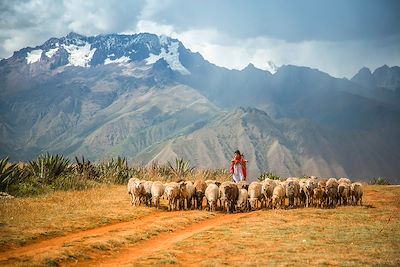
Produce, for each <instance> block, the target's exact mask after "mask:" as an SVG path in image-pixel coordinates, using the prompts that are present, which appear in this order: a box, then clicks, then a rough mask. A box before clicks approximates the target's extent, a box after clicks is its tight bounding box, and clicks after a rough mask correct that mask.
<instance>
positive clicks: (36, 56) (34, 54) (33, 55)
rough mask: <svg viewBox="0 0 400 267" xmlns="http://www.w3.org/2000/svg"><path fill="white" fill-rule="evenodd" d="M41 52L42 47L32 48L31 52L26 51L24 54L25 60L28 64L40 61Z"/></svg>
mask: <svg viewBox="0 0 400 267" xmlns="http://www.w3.org/2000/svg"><path fill="white" fill-rule="evenodd" d="M42 53H43V50H42V49H37V50H32V51H31V52H28V53H27V54H26V62H27V63H28V64H32V63H35V62H38V61H40V57H41V56H42Z"/></svg>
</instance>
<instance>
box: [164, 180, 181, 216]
mask: <svg viewBox="0 0 400 267" xmlns="http://www.w3.org/2000/svg"><path fill="white" fill-rule="evenodd" d="M164 195H165V197H166V198H167V199H168V210H170V211H171V210H177V209H178V201H179V195H180V192H179V185H178V183H175V182H170V183H167V184H165V189H164Z"/></svg>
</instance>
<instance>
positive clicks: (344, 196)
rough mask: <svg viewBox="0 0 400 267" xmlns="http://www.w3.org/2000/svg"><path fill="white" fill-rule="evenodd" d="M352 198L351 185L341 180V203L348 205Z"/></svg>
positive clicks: (339, 195)
mask: <svg viewBox="0 0 400 267" xmlns="http://www.w3.org/2000/svg"><path fill="white" fill-rule="evenodd" d="M349 198H350V185H349V184H348V183H347V182H343V181H342V182H341V183H339V186H338V200H339V205H347V204H348V201H349Z"/></svg>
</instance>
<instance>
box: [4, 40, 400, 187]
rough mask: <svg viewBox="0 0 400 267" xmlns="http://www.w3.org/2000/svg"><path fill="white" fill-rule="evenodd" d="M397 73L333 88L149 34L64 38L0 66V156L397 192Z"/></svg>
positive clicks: (323, 79) (388, 70) (304, 72)
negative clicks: (366, 183)
mask: <svg viewBox="0 0 400 267" xmlns="http://www.w3.org/2000/svg"><path fill="white" fill-rule="evenodd" d="M399 136H400V68H399V67H397V66H394V67H388V66H386V65H385V66H382V67H380V68H378V69H376V70H374V71H373V72H371V71H370V70H369V69H368V68H362V69H361V70H360V71H359V72H358V73H357V74H356V75H355V76H354V77H353V78H351V79H350V80H349V79H346V78H343V79H338V78H335V77H332V76H330V75H329V74H327V73H324V72H321V71H319V70H317V69H312V68H309V67H301V66H293V65H284V66H281V67H279V68H278V69H277V70H276V72H274V73H271V72H268V71H266V70H261V69H258V68H256V67H255V66H254V65H252V64H249V65H248V66H247V67H246V68H244V69H243V70H230V69H226V68H222V67H219V66H216V65H214V64H212V63H210V62H208V61H207V60H205V59H204V58H203V57H202V55H200V54H199V53H194V52H192V51H190V50H189V49H187V48H186V47H185V46H184V45H183V44H182V43H181V42H180V41H179V40H177V39H173V38H170V37H167V36H157V35H155V34H150V33H138V34H133V35H121V34H107V35H98V36H83V35H79V34H77V33H69V34H68V35H67V36H65V37H61V38H51V39H49V40H48V41H46V42H45V43H44V44H42V45H39V46H36V47H27V48H23V49H21V50H19V51H16V52H14V54H13V55H12V56H11V57H10V58H7V59H3V60H1V61H0V137H1V139H0V156H2V157H4V156H10V158H11V159H12V160H30V159H32V158H34V157H35V156H37V155H38V154H41V153H44V152H50V153H61V154H64V155H66V156H68V157H73V156H75V155H85V156H86V157H88V158H89V159H91V160H97V161H100V160H102V159H106V158H110V157H115V156H124V157H127V158H128V159H129V160H130V161H131V162H135V163H142V164H148V163H150V162H153V161H157V162H159V163H165V162H167V161H171V160H174V159H175V158H176V157H179V158H185V159H187V160H189V161H190V162H191V163H192V165H194V166H197V167H199V168H227V169H228V167H229V162H230V158H231V157H232V154H233V151H234V150H236V149H240V150H241V151H242V152H243V153H244V154H245V157H246V159H247V160H248V161H249V175H250V177H251V179H255V177H257V175H258V174H259V173H260V172H264V171H272V172H274V173H276V174H278V175H281V176H300V175H317V176H322V177H350V178H353V179H358V180H369V179H370V178H372V177H378V176H384V177H386V178H388V179H389V180H391V181H392V182H400V181H399V178H400V175H399V174H400V166H399V164H398V162H399V159H400V138H399Z"/></svg>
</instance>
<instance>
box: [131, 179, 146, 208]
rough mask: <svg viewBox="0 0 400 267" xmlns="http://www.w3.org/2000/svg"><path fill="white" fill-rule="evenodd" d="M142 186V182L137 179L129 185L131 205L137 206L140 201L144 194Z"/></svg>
mask: <svg viewBox="0 0 400 267" xmlns="http://www.w3.org/2000/svg"><path fill="white" fill-rule="evenodd" d="M144 192H145V191H144V186H143V183H142V182H141V181H139V180H135V181H134V182H133V185H131V194H132V204H133V206H139V205H140V203H141V199H142V198H143V196H144Z"/></svg>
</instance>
